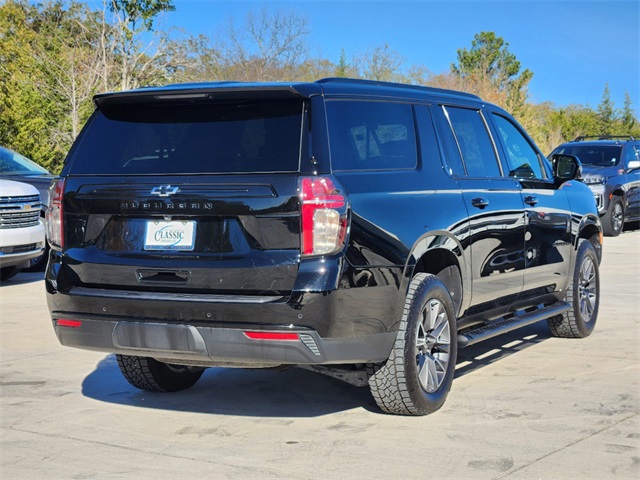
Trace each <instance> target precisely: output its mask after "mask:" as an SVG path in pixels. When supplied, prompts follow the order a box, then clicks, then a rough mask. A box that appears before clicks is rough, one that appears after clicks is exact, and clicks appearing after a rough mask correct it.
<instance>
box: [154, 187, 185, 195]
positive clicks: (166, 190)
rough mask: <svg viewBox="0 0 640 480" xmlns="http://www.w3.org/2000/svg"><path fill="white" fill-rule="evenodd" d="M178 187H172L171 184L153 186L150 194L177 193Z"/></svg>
mask: <svg viewBox="0 0 640 480" xmlns="http://www.w3.org/2000/svg"><path fill="white" fill-rule="evenodd" d="M179 191H180V189H179V188H178V187H172V186H171V185H160V186H159V187H153V188H152V189H151V195H158V196H159V197H168V196H170V195H174V194H176V193H178V192H179Z"/></svg>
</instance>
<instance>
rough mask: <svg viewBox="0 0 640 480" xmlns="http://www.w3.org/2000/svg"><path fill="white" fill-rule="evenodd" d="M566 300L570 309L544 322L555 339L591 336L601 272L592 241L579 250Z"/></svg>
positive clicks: (582, 245)
mask: <svg viewBox="0 0 640 480" xmlns="http://www.w3.org/2000/svg"><path fill="white" fill-rule="evenodd" d="M565 300H566V301H567V302H569V303H570V304H571V309H569V310H567V311H566V312H564V313H563V314H561V315H556V316H555V317H551V318H549V319H548V320H547V323H548V324H549V329H550V330H551V334H552V335H553V336H554V337H563V338H584V337H588V336H589V335H591V332H593V329H594V328H595V326H596V320H597V319H598V307H599V306H600V272H599V269H598V257H597V255H596V251H595V249H594V248H593V245H592V244H591V242H589V241H587V240H583V241H582V242H581V243H580V245H579V247H578V254H577V256H576V266H575V269H574V272H573V278H572V280H571V285H570V286H569V288H568V289H567V295H566V297H565Z"/></svg>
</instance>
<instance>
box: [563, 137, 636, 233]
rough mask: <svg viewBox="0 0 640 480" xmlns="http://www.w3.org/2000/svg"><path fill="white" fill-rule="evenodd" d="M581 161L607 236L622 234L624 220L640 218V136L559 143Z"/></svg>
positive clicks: (584, 139) (581, 138)
mask: <svg viewBox="0 0 640 480" xmlns="http://www.w3.org/2000/svg"><path fill="white" fill-rule="evenodd" d="M554 154H570V155H574V156H576V157H578V158H579V159H580V162H581V163H582V168H583V178H582V181H583V182H584V183H586V184H587V185H589V188H591V190H592V191H593V195H594V197H595V199H596V204H597V205H598V212H599V213H600V215H601V216H602V230H603V231H604V234H605V235H607V236H611V237H615V236H617V235H620V232H622V228H623V227H624V223H625V222H634V221H638V220H640V140H636V139H634V138H633V137H630V136H624V137H612V136H604V135H600V136H584V137H578V138H576V139H575V140H573V141H572V142H567V143H563V144H562V145H560V146H559V147H557V148H556V149H555V150H554V151H553V152H552V155H554Z"/></svg>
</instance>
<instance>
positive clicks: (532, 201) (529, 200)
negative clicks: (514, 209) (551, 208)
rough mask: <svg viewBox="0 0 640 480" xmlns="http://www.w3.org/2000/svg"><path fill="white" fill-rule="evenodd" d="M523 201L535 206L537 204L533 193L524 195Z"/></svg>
mask: <svg viewBox="0 0 640 480" xmlns="http://www.w3.org/2000/svg"><path fill="white" fill-rule="evenodd" d="M524 203H526V204H527V205H531V206H532V207H535V206H536V205H537V204H538V197H534V196H533V195H527V196H526V197H524Z"/></svg>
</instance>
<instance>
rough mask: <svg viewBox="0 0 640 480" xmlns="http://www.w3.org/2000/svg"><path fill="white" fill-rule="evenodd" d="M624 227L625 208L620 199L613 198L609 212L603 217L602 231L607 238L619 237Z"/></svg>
mask: <svg viewBox="0 0 640 480" xmlns="http://www.w3.org/2000/svg"><path fill="white" fill-rule="evenodd" d="M622 227H624V206H623V205H622V199H621V198H620V197H613V198H612V199H611V205H609V211H608V212H607V213H605V214H604V216H603V217H602V231H603V233H604V234H605V235H606V236H607V237H617V236H618V235H620V233H621V232H622Z"/></svg>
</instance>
